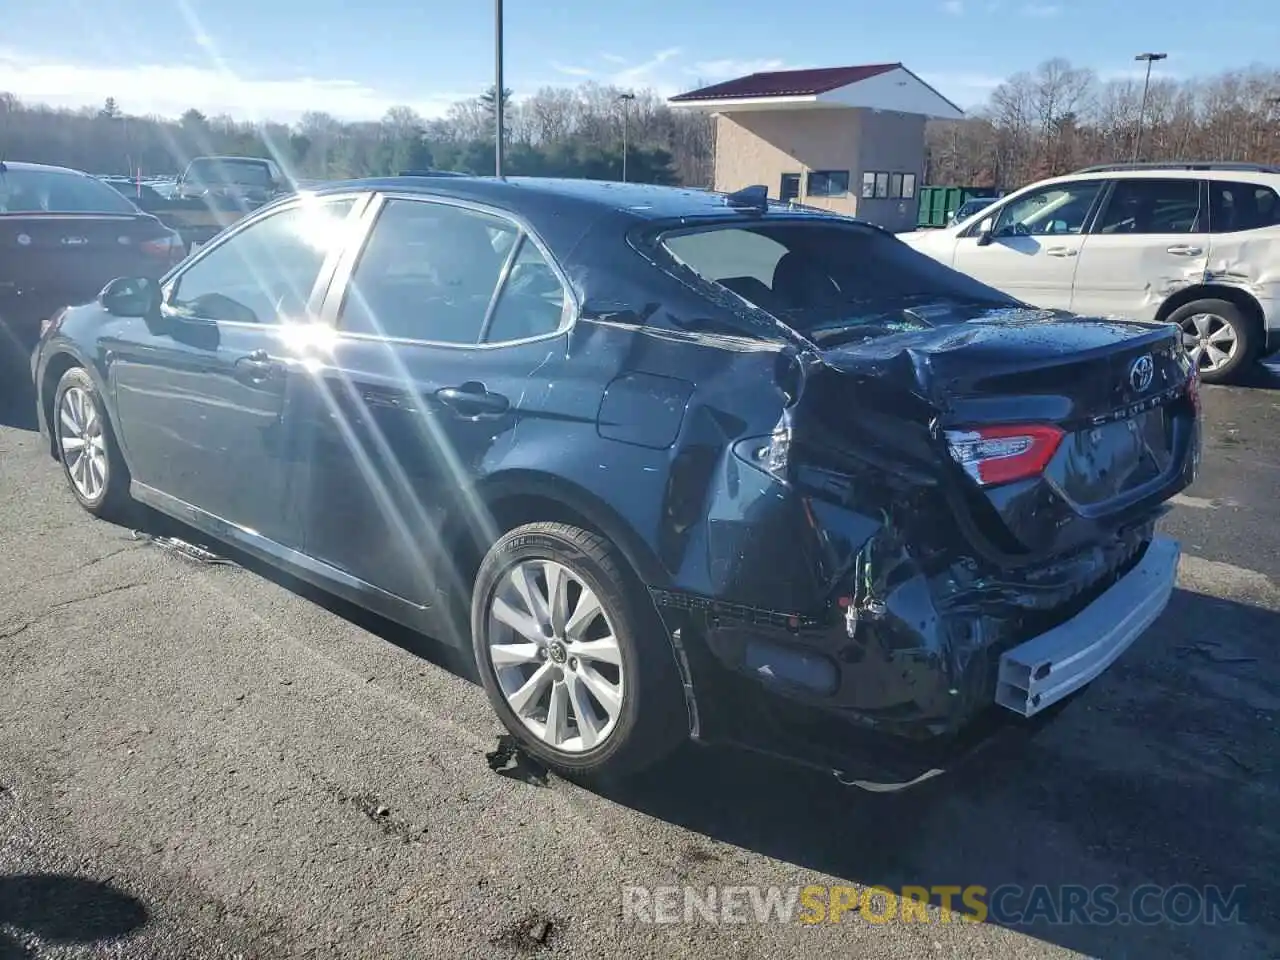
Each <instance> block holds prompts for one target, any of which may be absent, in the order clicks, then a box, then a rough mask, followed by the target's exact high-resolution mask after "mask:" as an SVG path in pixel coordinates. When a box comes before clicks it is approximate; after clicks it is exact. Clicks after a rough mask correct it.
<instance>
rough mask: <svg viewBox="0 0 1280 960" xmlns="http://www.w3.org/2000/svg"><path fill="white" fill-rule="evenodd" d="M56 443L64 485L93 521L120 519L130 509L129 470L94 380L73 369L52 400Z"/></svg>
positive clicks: (65, 376)
mask: <svg viewBox="0 0 1280 960" xmlns="http://www.w3.org/2000/svg"><path fill="white" fill-rule="evenodd" d="M51 426H52V428H53V436H54V440H55V441H56V442H57V447H58V459H59V460H60V461H61V462H62V472H63V473H64V474H65V475H66V478H67V485H68V486H70V487H71V493H72V494H73V495H74V496H75V498H76V499H77V500H79V501H80V505H81V506H82V507H84V508H85V509H86V510H88V511H89V512H90V513H92V514H93V515H94V516H98V517H104V518H110V517H118V516H120V515H122V514H123V513H124V511H125V509H126V507H127V506H128V504H129V469H128V468H127V467H126V466H125V464H124V458H123V457H121V455H120V448H119V446H118V445H117V444H116V438H115V433H114V432H113V431H112V429H111V422H110V421H109V420H108V419H107V409H106V406H105V405H104V404H103V402H102V396H101V395H100V394H99V393H98V388H97V386H96V385H95V384H94V382H93V380H92V378H91V377H90V376H89V374H88V373H86V372H85V371H84V370H83V369H81V368H80V367H72V368H71V369H70V370H68V371H67V372H66V373H64V374H63V375H62V379H61V380H59V381H58V387H57V390H56V391H55V393H54V397H53V422H52V424H51Z"/></svg>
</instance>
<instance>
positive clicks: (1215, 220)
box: [1209, 180, 1280, 233]
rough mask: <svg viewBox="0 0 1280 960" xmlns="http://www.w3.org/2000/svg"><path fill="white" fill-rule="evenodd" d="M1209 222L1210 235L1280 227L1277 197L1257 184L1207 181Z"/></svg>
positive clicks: (1270, 190)
mask: <svg viewBox="0 0 1280 960" xmlns="http://www.w3.org/2000/svg"><path fill="white" fill-rule="evenodd" d="M1209 222H1210V228H1211V229H1212V230H1213V232H1214V233H1238V232H1240V231H1241V230H1257V229H1258V228H1260V227H1277V226H1280V195H1277V194H1276V192H1275V190H1273V189H1271V187H1268V186H1265V185H1263V184H1260V183H1233V182H1228V181H1218V180H1210V181H1209Z"/></svg>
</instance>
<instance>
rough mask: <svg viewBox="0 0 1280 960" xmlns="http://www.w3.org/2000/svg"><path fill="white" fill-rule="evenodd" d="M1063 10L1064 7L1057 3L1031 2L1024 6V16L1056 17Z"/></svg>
mask: <svg viewBox="0 0 1280 960" xmlns="http://www.w3.org/2000/svg"><path fill="white" fill-rule="evenodd" d="M1061 12H1062V7H1060V6H1058V4H1056V3H1029V4H1027V5H1026V6H1025V7H1023V8H1022V15H1023V16H1024V17H1037V18H1039V19H1046V18H1048V17H1056V16H1057V15H1058V14H1060V13H1061Z"/></svg>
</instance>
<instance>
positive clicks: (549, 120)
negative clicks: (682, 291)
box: [0, 84, 714, 186]
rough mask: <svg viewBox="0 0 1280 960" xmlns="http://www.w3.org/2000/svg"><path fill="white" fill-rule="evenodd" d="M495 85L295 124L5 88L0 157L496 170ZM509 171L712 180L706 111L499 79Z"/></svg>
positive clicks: (304, 171) (334, 169) (590, 89)
mask: <svg viewBox="0 0 1280 960" xmlns="http://www.w3.org/2000/svg"><path fill="white" fill-rule="evenodd" d="M498 99H499V98H498V97H497V96H496V95H495V91H494V90H493V88H490V89H489V90H487V91H485V92H484V93H482V94H480V95H479V96H477V97H474V98H472V99H469V100H463V101H460V102H458V103H455V104H453V106H452V107H450V109H449V111H448V113H447V114H446V115H445V116H444V117H440V118H436V119H424V118H423V117H422V116H420V115H419V114H418V113H417V112H415V111H414V110H412V109H411V108H409V107H404V106H399V107H392V108H391V109H389V110H388V111H387V113H386V115H385V116H384V117H383V118H382V119H381V120H378V121H371V122H343V121H341V120H339V119H338V118H336V117H334V116H332V115H331V114H328V113H325V112H322V111H311V112H308V113H305V114H303V115H302V117H301V118H300V120H299V121H298V122H297V123H294V124H284V123H273V122H267V123H262V124H254V123H248V122H244V121H239V120H235V119H233V118H232V117H229V116H214V117H208V116H205V115H204V114H203V113H201V112H200V111H199V110H195V109H191V110H188V111H187V112H186V113H184V114H183V115H182V116H181V117H180V118H179V119H177V120H168V119H164V118H161V117H155V116H134V115H130V114H129V113H128V112H127V110H126V107H127V105H125V104H119V103H117V102H116V100H115V99H114V98H108V99H107V100H106V102H105V103H104V104H103V105H102V106H101V107H86V108H83V109H80V110H65V109H62V110H55V109H53V108H51V107H48V106H44V105H41V104H28V103H24V102H22V101H21V100H20V99H19V98H18V97H16V96H14V95H13V94H8V93H0V158H8V159H10V160H26V161H30V162H35V163H52V164H59V165H62V166H69V167H74V168H76V169H80V170H87V171H89V172H91V173H98V174H136V173H138V172H139V171H141V173H142V175H144V176H163V175H168V174H174V173H178V172H180V171H181V170H182V169H183V167H185V165H186V163H187V162H188V161H189V160H190V159H191V158H192V157H196V156H202V155H204V156H208V155H250V156H273V157H275V158H276V160H277V162H279V163H280V165H281V166H282V167H284V168H285V169H287V170H289V171H290V173H291V174H292V175H293V176H295V177H297V178H300V179H341V178H347V177H363V176H381V175H390V174H395V173H399V172H401V171H403V170H419V169H424V168H436V169H443V170H457V171H461V172H464V173H474V174H492V173H493V169H494V127H495V122H494V121H495V119H496V118H495V115H494V111H495V104H496V102H497V100H498ZM501 100H502V105H503V110H504V114H503V119H504V124H505V128H506V129H505V133H504V138H503V139H504V144H503V146H504V160H503V172H504V173H507V174H510V175H513V176H514V175H525V176H563V177H589V178H593V179H612V180H618V179H621V178H622V163H623V156H622V154H623V139H624V134H625V138H626V141H627V150H626V154H627V155H626V174H627V179H628V180H634V181H639V182H646V183H663V184H676V183H683V184H692V185H697V186H709V185H710V183H711V176H712V170H711V161H712V152H713V142H714V135H713V132H712V125H711V121H710V119H709V118H707V117H705V116H702V115H699V114H695V113H690V112H688V111H677V110H672V109H671V108H670V107H669V106H668V105H667V103H666V101H665V100H663V99H662V97H660V96H659V95H658V94H656V93H654V92H652V91H636V92H633V91H624V90H622V89H620V88H617V87H611V86H603V85H599V84H584V85H582V86H579V87H576V88H554V87H548V88H545V89H542V90H539V91H538V92H537V93H535V94H533V95H532V96H530V97H527V98H524V99H520V100H517V99H516V98H515V97H514V95H513V92H512V91H511V90H505V91H503V96H502V98H501Z"/></svg>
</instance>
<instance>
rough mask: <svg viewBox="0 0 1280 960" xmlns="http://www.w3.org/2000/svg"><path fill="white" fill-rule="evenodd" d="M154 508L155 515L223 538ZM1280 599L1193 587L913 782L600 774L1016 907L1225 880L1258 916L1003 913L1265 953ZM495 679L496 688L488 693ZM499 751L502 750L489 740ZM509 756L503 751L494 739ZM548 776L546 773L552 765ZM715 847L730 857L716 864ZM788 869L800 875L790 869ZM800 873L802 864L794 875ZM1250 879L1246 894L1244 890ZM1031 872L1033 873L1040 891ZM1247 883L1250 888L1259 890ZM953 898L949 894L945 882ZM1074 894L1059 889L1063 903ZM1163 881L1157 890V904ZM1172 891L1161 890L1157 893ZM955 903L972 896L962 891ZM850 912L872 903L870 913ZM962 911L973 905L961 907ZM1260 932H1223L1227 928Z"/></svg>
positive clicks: (706, 873)
mask: <svg viewBox="0 0 1280 960" xmlns="http://www.w3.org/2000/svg"><path fill="white" fill-rule="evenodd" d="M147 513H148V514H149V515H150V516H151V517H152V519H151V520H150V521H148V522H147V524H146V527H147V530H148V532H151V533H153V534H154V533H157V532H162V533H165V534H167V535H172V536H179V537H187V538H191V539H192V540H193V542H197V543H203V544H205V545H209V541H208V539H207V538H202V537H200V536H199V535H198V534H196V533H195V532H193V531H191V530H190V528H187V527H185V526H183V525H181V524H178V523H176V522H175V521H170V520H168V519H167V518H162V517H159V516H158V515H154V514H150V511H147ZM215 549H217V550H219V551H220V552H222V553H224V555H226V556H228V557H229V558H230V559H233V560H234V561H235V562H237V563H240V564H241V565H242V566H244V567H246V568H247V569H249V570H251V571H253V572H256V573H258V574H260V575H262V576H264V577H266V578H267V579H269V580H272V581H273V582H276V583H277V584H279V585H281V586H283V587H285V588H286V589H289V590H291V591H293V592H295V593H297V594H299V595H301V596H303V597H305V598H307V599H309V600H312V601H314V602H316V603H318V604H319V605H321V606H323V607H324V608H326V609H328V610H329V611H331V612H333V613H335V614H337V615H338V616H341V617H343V618H344V619H346V620H348V621H349V622H351V623H353V624H355V625H356V626H359V627H361V628H363V629H365V630H368V631H369V632H371V633H373V634H375V635H377V636H379V637H381V638H382V639H384V640H387V641H389V642H391V643H393V644H395V645H397V646H399V647H401V648H403V649H405V650H407V651H408V652H410V653H413V654H415V655H417V656H420V657H423V658H425V659H427V660H428V661H430V662H432V663H434V664H436V665H437V666H440V667H442V668H444V669H447V670H449V671H451V672H452V673H454V674H457V675H459V676H463V677H466V678H468V679H471V680H472V681H474V680H475V674H474V666H473V665H470V664H468V662H467V660H468V658H467V657H466V656H465V655H463V654H461V653H460V652H459V651H457V650H455V649H454V648H450V647H448V646H447V645H445V644H441V643H438V642H436V641H434V640H431V639H429V638H426V637H423V636H421V635H420V634H416V633H414V632H413V631H411V630H408V629H406V628H404V627H401V626H399V625H396V624H392V623H390V622H388V621H386V620H385V619H383V618H381V617H379V616H377V615H375V614H371V613H369V612H367V611H364V610H362V609H360V608H358V607H355V606H354V605H352V604H349V603H347V602H345V601H343V600H339V599H337V598H334V597H333V596H331V595H329V594H326V593H324V592H323V591H320V590H318V589H316V588H314V587H312V586H310V585H308V584H305V583H302V582H300V581H298V580H297V579H296V578H293V577H291V576H289V575H288V574H284V573H282V572H280V571H278V570H276V569H274V568H271V567H268V566H266V565H265V564H263V563H261V562H259V561H257V560H255V559H254V558H252V557H248V556H246V555H243V554H241V553H240V552H239V551H234V550H227V549H226V548H225V547H222V546H217V547H215ZM1277 636H1280V615H1277V614H1275V613H1273V612H1271V611H1269V610H1266V609H1263V608H1260V607H1254V606H1250V605H1247V604H1241V603H1236V602H1233V601H1229V600H1224V599H1218V598H1214V597H1209V596H1205V595H1202V594H1198V593H1192V592H1188V591H1183V590H1179V591H1176V592H1175V594H1174V596H1173V599H1172V600H1171V602H1170V606H1169V609H1168V610H1167V611H1166V613H1165V614H1164V616H1163V617H1162V618H1161V620H1160V621H1159V622H1158V623H1157V624H1156V625H1155V626H1153V627H1152V629H1151V631H1150V632H1149V633H1148V634H1147V635H1146V636H1145V637H1144V638H1143V640H1142V641H1140V643H1139V644H1138V646H1136V647H1135V648H1134V649H1133V650H1132V651H1130V653H1129V654H1128V655H1127V656H1126V657H1125V658H1122V659H1121V660H1120V661H1119V662H1118V663H1116V664H1115V665H1114V666H1113V667H1112V669H1111V670H1110V671H1109V673H1108V675H1107V676H1105V677H1104V678H1102V679H1101V680H1100V681H1099V682H1098V684H1097V685H1096V687H1095V689H1093V690H1090V691H1087V692H1086V694H1085V695H1084V697H1083V698H1082V699H1081V700H1080V701H1079V702H1078V703H1076V704H1073V705H1072V706H1071V707H1069V708H1068V710H1067V711H1066V712H1065V713H1064V714H1063V716H1062V717H1061V718H1059V720H1058V721H1057V722H1056V723H1055V724H1054V725H1051V726H1050V727H1049V728H1048V729H1046V730H1045V731H1043V732H1041V733H1040V734H1038V735H1037V736H1036V737H1035V738H1033V739H1031V740H1030V741H1029V742H1027V741H1023V742H1021V743H1018V742H1015V745H1014V746H1012V747H1009V748H1000V749H998V750H994V751H989V752H986V753H983V754H980V755H979V758H978V759H977V760H975V762H974V763H973V764H972V765H971V766H968V767H965V768H961V769H959V770H956V771H951V772H949V773H947V774H945V775H943V776H941V777H938V778H936V779H934V780H932V781H929V782H928V783H926V784H924V785H922V786H920V787H917V788H914V789H911V790H907V791H904V792H900V793H893V794H879V795H877V794H868V793H865V792H863V791H860V790H858V789H857V788H850V787H846V786H843V785H841V784H840V783H839V782H838V781H836V780H835V778H834V777H828V776H823V775H821V774H818V773H816V772H812V771H809V770H805V769H802V768H798V767H794V766H791V765H787V764H783V763H780V762H778V761H774V760H770V759H767V758H764V757H760V756H758V755H756V754H751V753H746V752H743V751H737V750H731V749H726V748H701V747H697V746H694V745H689V746H687V747H686V748H684V749H683V750H681V751H680V752H679V753H678V754H677V755H676V756H675V757H673V758H672V759H671V760H669V761H668V762H666V763H664V764H662V765H661V766H659V767H657V768H655V769H653V770H651V771H649V772H647V773H646V774H644V775H643V776H640V777H637V778H634V779H631V780H629V781H626V782H624V783H620V784H614V785H609V786H599V785H597V786H595V787H593V788H592V789H595V790H596V792H597V793H599V794H600V795H602V796H604V797H606V798H607V799H610V800H612V801H614V802H616V803H619V804H621V805H624V806H627V807H629V808H632V809H634V810H637V811H639V812H642V813H644V814H646V815H649V816H652V817H656V818H659V819H661V820H665V821H667V822H669V823H673V824H676V825H678V826H681V827H683V828H685V829H687V830H689V831H691V832H693V833H695V834H701V835H703V836H706V837H709V838H714V839H715V840H718V841H721V842H724V843H727V844H731V845H733V846H737V847H741V848H745V849H749V850H753V851H756V852H758V853H761V854H764V855H766V856H769V857H772V858H775V859H776V860H779V861H782V862H783V863H784V864H792V865H794V866H796V867H800V868H804V869H807V870H813V871H817V872H819V873H822V874H827V875H829V876H831V877H833V878H836V879H837V881H845V882H848V883H854V884H858V885H861V886H871V885H882V886H885V887H887V888H889V889H890V890H901V889H902V888H903V887H905V886H915V887H924V888H926V889H929V890H931V889H932V888H934V887H938V886H947V885H954V886H959V887H972V886H978V887H983V888H986V890H987V891H994V890H996V889H998V888H1001V887H1005V886H1008V885H1016V887H1017V891H1015V894H1014V896H1012V897H1011V898H1009V899H1006V900H1005V901H1004V906H1005V908H1006V909H1007V910H1009V909H1011V910H1013V911H1014V912H1015V914H1016V912H1017V911H1019V910H1022V909H1024V908H1025V907H1026V906H1027V902H1026V896H1027V894H1028V892H1029V891H1030V890H1031V889H1032V888H1035V887H1037V886H1043V887H1045V888H1047V889H1048V890H1049V891H1051V892H1055V894H1056V895H1057V896H1058V897H1059V898H1061V896H1062V894H1061V891H1062V890H1063V888H1065V887H1084V888H1089V889H1093V888H1096V887H1098V886H1099V885H1105V884H1114V885H1116V886H1117V887H1118V892H1117V894H1116V899H1117V901H1118V903H1119V905H1120V907H1121V909H1122V910H1123V908H1124V907H1125V906H1126V900H1125V898H1126V897H1127V896H1129V895H1130V894H1131V893H1132V892H1133V891H1134V890H1135V889H1138V888H1140V887H1141V886H1142V885H1144V884H1155V885H1157V886H1158V887H1160V888H1161V889H1162V890H1165V891H1167V890H1170V889H1172V888H1175V887H1178V886H1179V885H1187V886H1190V887H1191V888H1193V890H1194V891H1197V892H1203V891H1204V890H1205V889H1206V888H1216V889H1217V890H1219V891H1220V892H1221V895H1222V896H1223V897H1224V898H1225V900H1231V898H1232V897H1235V898H1236V899H1235V900H1233V901H1231V902H1235V903H1240V904H1241V913H1240V915H1239V920H1240V921H1242V922H1243V924H1244V925H1243V926H1242V925H1240V924H1238V923H1237V924H1232V923H1230V922H1227V923H1226V924H1222V923H1220V924H1218V925H1216V926H1214V925H1210V924H1206V923H1203V922H1194V923H1183V924H1181V925H1179V924H1174V923H1160V924H1139V923H1130V924H1124V923H1118V922H1111V923H1105V924H1104V923H1080V922H1074V923H1057V922H1053V919H1052V913H1050V916H1049V918H1048V919H1046V918H1045V917H1044V914H1042V915H1041V919H1040V920H1039V921H1038V922H1031V923H1026V924H1024V923H1022V922H1020V921H1019V920H1018V918H1017V917H1016V916H1013V917H1012V919H1010V917H1009V916H1007V915H1001V916H996V915H994V914H995V911H994V910H993V915H992V916H989V917H988V918H987V921H986V922H992V923H1001V924H1002V925H1005V926H1009V927H1011V928H1013V929H1016V930H1018V931H1020V932H1022V933H1025V934H1027V935H1029V936H1033V937H1036V938H1038V939H1041V940H1045V941H1047V942H1051V943H1055V944H1058V945H1061V946H1064V947H1068V948H1070V949H1074V950H1077V951H1081V952H1083V953H1086V954H1089V955H1092V956H1107V957H1111V956H1123V957H1126V958H1144V957H1151V958H1153V960H1155V958H1161V960H1165V958H1168V957H1172V956H1191V957H1199V956H1205V955H1209V954H1210V953H1212V952H1221V946H1222V944H1223V943H1224V942H1225V943H1227V944H1229V945H1230V949H1229V950H1228V953H1230V955H1232V956H1240V957H1244V956H1251V955H1255V954H1254V953H1253V949H1254V948H1253V946H1251V944H1253V943H1254V942H1255V939H1256V938H1257V937H1259V936H1261V937H1264V938H1269V939H1270V940H1271V941H1274V945H1273V946H1272V947H1271V948H1270V949H1269V950H1267V951H1266V952H1265V953H1264V952H1258V953H1257V954H1256V955H1258V956H1275V955H1276V951H1277V950H1278V949H1280V880H1278V879H1277V878H1276V877H1275V875H1274V871H1273V869H1272V868H1273V865H1274V864H1275V863H1278V862H1280V832H1277V831H1276V830H1275V829H1274V827H1273V826H1272V827H1268V826H1267V824H1272V825H1274V822H1275V820H1274V816H1275V810H1276V809H1278V808H1280V776H1278V775H1277V761H1276V758H1277V757H1280V732H1278V731H1277V728H1276V725H1275V722H1274V720H1275V718H1276V716H1277V715H1278V714H1280V668H1278V666H1277V662H1276V658H1275V657H1274V653H1273V651H1272V649H1271V648H1270V646H1269V645H1268V644H1267V639H1266V638H1274V637H1277ZM478 695H482V694H478ZM477 759H478V761H481V762H483V761H482V758H477ZM489 759H490V764H491V766H493V768H494V769H497V768H498V767H497V765H494V764H493V761H492V757H490V758H489ZM535 779H537V778H535ZM687 859H688V862H687V863H686V864H684V866H683V867H681V868H679V869H678V870H677V871H676V873H674V874H673V876H672V877H671V880H670V882H671V883H673V884H681V883H689V884H693V885H695V886H698V885H700V886H702V887H705V886H709V885H715V886H719V887H723V886H725V885H732V884H734V883H735V882H745V881H735V878H734V877H733V873H732V871H733V868H732V866H731V865H730V866H726V865H723V864H720V865H714V864H711V861H714V860H716V859H717V856H716V855H715V854H711V853H709V852H708V851H706V850H703V849H701V848H699V847H698V846H697V844H696V843H693V844H691V845H690V846H689V850H688V857H687ZM708 865H710V866H708ZM782 876H784V877H785V872H783V874H782ZM780 884H781V885H782V886H786V885H787V882H786V881H785V880H783V881H780ZM1241 887H1243V888H1244V889H1243V894H1238V893H1233V891H1238V890H1239V888H1241ZM1018 891H1021V892H1020V893H1019V892H1018ZM1241 896H1242V897H1243V899H1240V898H1241ZM930 899H931V902H933V903H934V904H935V905H939V906H942V905H944V903H943V899H942V897H941V896H931V898H930ZM1060 903H1061V900H1060V899H1059V904H1060ZM1160 903H1161V901H1160V897H1159V895H1157V896H1156V897H1155V899H1151V898H1150V897H1148V899H1147V901H1145V903H1144V907H1145V908H1146V909H1147V910H1148V911H1149V910H1151V909H1154V908H1156V907H1158V906H1159V905H1160ZM1153 905H1154V906H1153ZM953 907H954V908H955V909H957V910H962V909H963V907H962V906H961V904H960V902H959V901H958V900H956V901H954V902H953ZM844 922H861V921H859V920H858V918H857V916H856V912H855V915H854V916H852V917H846V919H845V921H844ZM955 922H962V921H960V920H958V919H957V920H956V921H955ZM1224 935H1227V936H1235V937H1237V938H1245V939H1248V938H1254V939H1248V943H1247V944H1246V943H1245V942H1244V940H1242V939H1235V940H1226V941H1224V940H1222V939H1221V938H1222V937H1223V936H1224Z"/></svg>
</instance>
